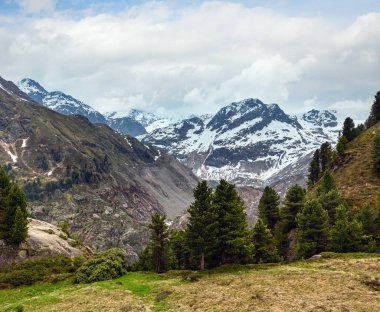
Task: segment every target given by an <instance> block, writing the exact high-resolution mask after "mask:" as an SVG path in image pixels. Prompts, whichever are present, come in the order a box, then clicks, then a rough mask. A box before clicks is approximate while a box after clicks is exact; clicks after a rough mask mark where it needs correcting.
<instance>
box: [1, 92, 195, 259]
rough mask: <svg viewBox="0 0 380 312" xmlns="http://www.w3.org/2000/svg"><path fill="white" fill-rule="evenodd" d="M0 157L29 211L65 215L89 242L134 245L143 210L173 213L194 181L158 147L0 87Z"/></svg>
mask: <svg viewBox="0 0 380 312" xmlns="http://www.w3.org/2000/svg"><path fill="white" fill-rule="evenodd" d="M2 86H3V85H2ZM14 87H15V86H14ZM3 88H4V86H3ZM25 97H26V95H25ZM0 163H2V164H5V165H6V167H7V169H8V170H9V173H10V175H11V176H13V177H14V178H16V179H17V180H18V181H19V183H20V184H22V185H24V188H25V191H26V193H27V195H28V197H29V199H30V210H31V215H32V217H35V218H37V219H43V220H46V221H52V222H53V223H57V222H62V221H64V220H67V221H68V222H69V225H70V228H71V230H72V231H73V232H75V233H76V234H77V235H78V236H79V238H80V239H81V240H83V241H84V242H85V243H86V244H88V245H89V246H90V247H92V248H93V249H94V250H102V249H106V248H109V247H111V246H120V247H124V248H129V246H132V247H133V248H134V250H135V251H139V250H141V248H142V247H143V246H144V243H145V242H146V239H147V231H146V222H147V220H149V218H150V215H151V214H152V213H154V212H159V213H165V214H167V215H168V216H169V217H174V216H176V215H178V214H180V212H181V211H182V210H184V209H185V208H187V206H188V205H189V203H190V201H191V199H192V192H191V189H192V188H193V187H194V185H195V184H196V178H195V176H193V175H192V174H191V171H190V170H189V169H187V168H186V167H184V166H183V165H181V164H180V163H178V162H177V161H176V160H174V159H173V158H172V157H170V156H168V155H167V154H165V153H164V152H163V151H160V150H158V149H156V148H153V147H148V146H144V145H143V144H141V143H140V142H139V141H138V140H136V139H134V138H133V137H130V136H128V135H122V134H119V133H115V132H114V131H113V130H112V129H111V128H109V127H108V126H106V125H102V124H92V123H90V122H89V121H88V120H87V119H86V118H84V117H81V116H65V115H62V114H59V113H56V112H54V111H52V110H50V109H47V108H45V107H43V106H40V105H37V104H36V103H34V102H32V101H28V100H25V99H24V98H22V97H19V96H15V95H13V94H12V93H11V92H7V91H4V90H3V89H2V88H0Z"/></svg>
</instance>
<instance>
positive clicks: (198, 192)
mask: <svg viewBox="0 0 380 312" xmlns="http://www.w3.org/2000/svg"><path fill="white" fill-rule="evenodd" d="M193 194H194V202H193V203H192V204H191V206H190V208H189V209H188V213H189V215H190V217H189V223H188V226H187V229H186V235H187V241H188V246H189V248H190V250H191V253H192V255H193V257H194V258H197V259H199V267H200V269H201V270H204V268H205V258H206V257H208V256H209V254H210V252H211V250H212V248H213V247H214V245H215V244H216V243H215V240H216V239H215V233H216V228H215V226H216V225H215V223H214V222H213V218H212V215H211V213H212V211H211V208H212V189H211V188H210V187H209V186H208V185H207V182H206V181H202V182H199V183H198V185H197V186H196V188H195V189H194V190H193Z"/></svg>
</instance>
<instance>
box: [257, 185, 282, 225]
mask: <svg viewBox="0 0 380 312" xmlns="http://www.w3.org/2000/svg"><path fill="white" fill-rule="evenodd" d="M279 206H280V196H279V195H278V194H277V192H276V190H275V189H273V188H271V187H269V186H267V187H265V189H264V192H263V195H262V196H261V198H260V202H259V218H260V219H262V220H263V221H264V223H265V224H266V225H267V226H268V228H269V229H270V230H273V229H274V227H275V225H276V222H277V221H278V220H279Z"/></svg>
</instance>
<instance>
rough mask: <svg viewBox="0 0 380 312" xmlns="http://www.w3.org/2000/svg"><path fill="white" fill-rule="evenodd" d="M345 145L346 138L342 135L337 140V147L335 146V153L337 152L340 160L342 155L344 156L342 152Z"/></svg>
mask: <svg viewBox="0 0 380 312" xmlns="http://www.w3.org/2000/svg"><path fill="white" fill-rule="evenodd" d="M347 143H348V140H347V138H346V137H345V136H344V135H342V136H341V137H340V138H339V140H338V144H337V146H336V151H337V152H338V156H339V157H340V158H342V157H343V155H344V151H345V150H346V146H347Z"/></svg>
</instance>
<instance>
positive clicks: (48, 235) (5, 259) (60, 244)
mask: <svg viewBox="0 0 380 312" xmlns="http://www.w3.org/2000/svg"><path fill="white" fill-rule="evenodd" d="M77 245H78V244H77V243H76V241H74V240H73V239H70V238H68V237H67V234H66V233H64V232H63V231H62V230H61V229H59V228H58V227H56V226H54V225H52V224H50V223H48V222H44V221H40V220H36V219H28V237H27V239H26V240H25V242H23V243H21V244H19V245H18V246H17V245H8V244H6V243H5V242H4V241H2V240H0V267H7V266H10V265H12V264H15V263H20V262H23V261H26V260H33V259H38V258H45V257H53V256H66V257H88V256H89V255H90V254H91V253H92V251H91V250H90V249H89V248H88V247H85V246H77Z"/></svg>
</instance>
